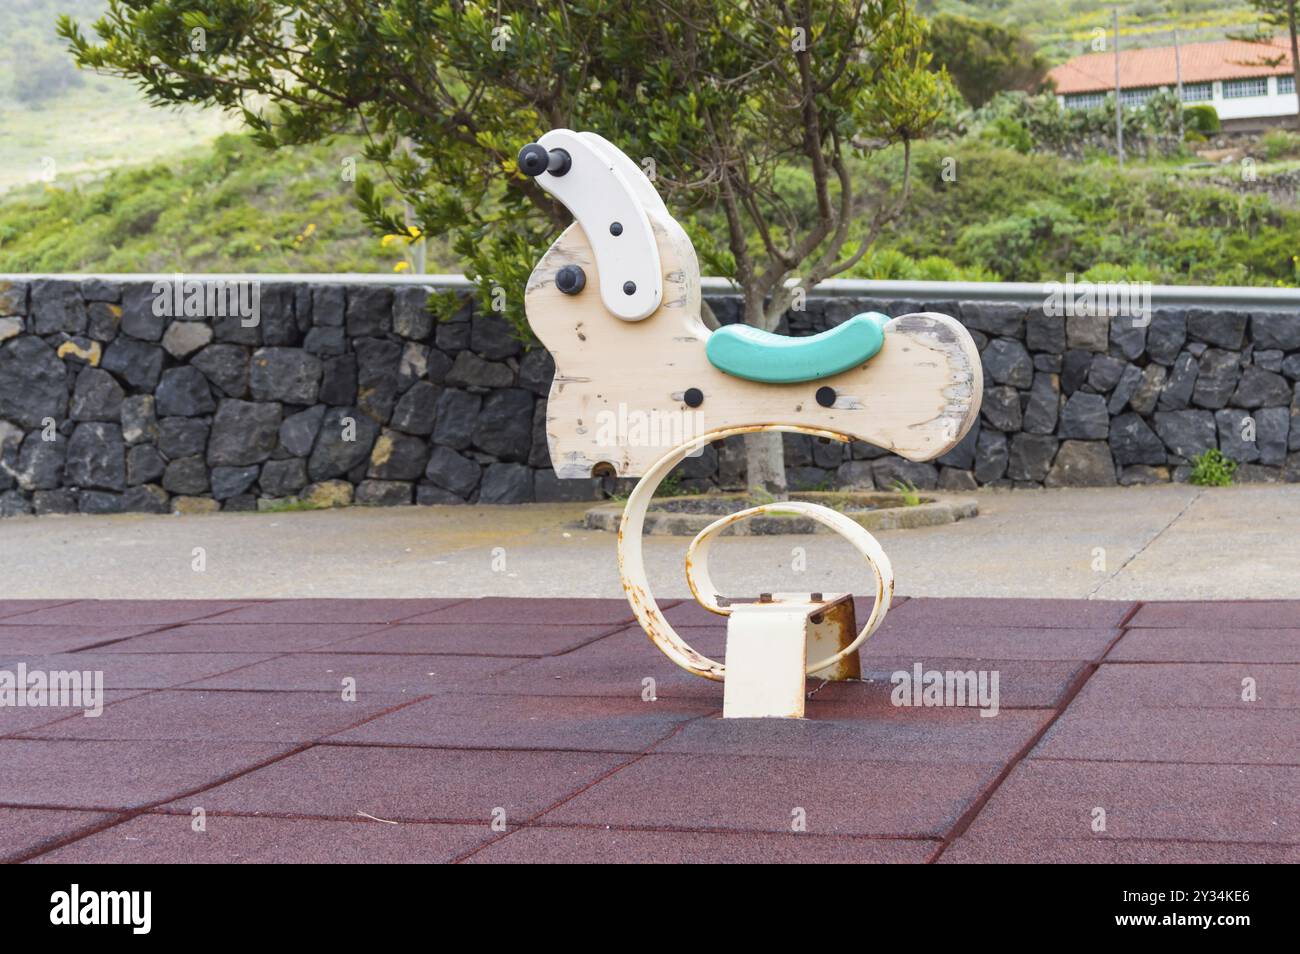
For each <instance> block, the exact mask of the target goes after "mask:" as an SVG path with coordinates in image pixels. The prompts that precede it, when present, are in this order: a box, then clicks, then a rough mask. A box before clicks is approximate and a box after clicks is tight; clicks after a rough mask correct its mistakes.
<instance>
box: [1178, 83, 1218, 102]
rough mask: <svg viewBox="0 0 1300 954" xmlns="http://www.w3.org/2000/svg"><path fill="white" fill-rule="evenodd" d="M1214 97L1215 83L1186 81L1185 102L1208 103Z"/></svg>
mask: <svg viewBox="0 0 1300 954" xmlns="http://www.w3.org/2000/svg"><path fill="white" fill-rule="evenodd" d="M1213 98H1214V84H1213V83H1184V84H1183V102H1184V103H1208V102H1209V101H1210V100H1212V99H1213Z"/></svg>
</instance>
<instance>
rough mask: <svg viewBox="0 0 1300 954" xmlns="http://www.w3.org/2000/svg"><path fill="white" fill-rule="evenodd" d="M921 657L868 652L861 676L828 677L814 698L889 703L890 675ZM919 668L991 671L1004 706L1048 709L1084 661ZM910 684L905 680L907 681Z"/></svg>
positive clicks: (941, 662)
mask: <svg viewBox="0 0 1300 954" xmlns="http://www.w3.org/2000/svg"><path fill="white" fill-rule="evenodd" d="M920 661H921V660H919V659H916V658H904V657H901V656H900V657H894V658H889V657H876V656H869V657H867V658H865V659H863V660H862V681H853V682H828V683H826V684H825V685H824V686H821V687H820V688H818V689H817V692H816V695H815V696H814V698H815V699H816V700H817V701H819V702H833V703H836V704H837V705H843V706H856V707H859V708H862V709H871V710H884V709H892V708H894V705H893V702H892V701H891V697H892V695H893V693H894V690H895V686H896V685H897V683H896V682H895V681H894V679H893V676H894V674H895V673H897V672H906V673H907V674H908V676H909V677H911V676H912V675H913V673H914V666H915V665H916V663H917V662H920ZM921 666H922V671H923V672H927V671H931V670H934V671H938V672H963V673H964V672H977V673H978V672H979V671H980V670H984V671H986V672H990V673H992V672H996V673H997V674H998V695H999V702H1000V705H1001V707H1002V708H1003V709H1052V708H1056V707H1058V706H1060V705H1061V704H1062V703H1063V702H1064V701H1065V699H1066V698H1068V696H1069V693H1070V692H1071V690H1072V689H1073V687H1074V686H1075V685H1076V684H1077V683H1079V682H1080V681H1082V679H1083V678H1084V676H1085V674H1086V672H1087V670H1088V664H1087V663H1085V662H1083V661H1082V660H1075V659H1066V660H1027V659H957V658H953V657H927V658H926V659H925V660H924V661H923V662H922V663H921ZM909 684H910V683H909Z"/></svg>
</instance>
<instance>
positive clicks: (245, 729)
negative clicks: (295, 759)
mask: <svg viewBox="0 0 1300 954" xmlns="http://www.w3.org/2000/svg"><path fill="white" fill-rule="evenodd" d="M403 701H405V700H404V699H403V698H402V697H400V696H392V695H389V696H381V697H378V698H375V697H373V696H372V697H369V701H366V700H364V699H362V697H360V696H358V701H356V702H344V701H343V700H342V698H341V697H340V695H339V694H337V693H307V692H218V691H198V690H174V689H168V690H162V691H159V692H150V693H145V694H143V695H140V696H136V697H135V698H132V699H127V700H125V701H124V702H120V703H118V704H116V705H112V706H109V707H108V708H106V709H105V710H104V712H103V714H102V715H100V716H99V717H98V718H94V719H87V718H78V719H65V720H64V721H62V722H57V723H54V724H53V725H47V726H45V727H43V728H41V729H36V730H33V731H32V732H29V733H26V735H28V736H29V737H30V736H33V735H38V736H40V737H41V738H56V739H105V740H133V741H167V740H178V741H179V740H191V741H202V740H204V739H221V740H223V741H238V742H308V741H311V740H314V739H318V738H320V737H322V736H325V735H330V734H332V733H334V732H341V731H342V730H343V729H346V728H349V727H351V726H353V725H356V724H357V723H359V722H361V721H363V720H365V719H368V718H370V717H372V716H375V715H378V714H379V713H381V712H384V711H385V710H387V709H390V708H392V707H393V706H394V705H398V704H400V703H402V702H403Z"/></svg>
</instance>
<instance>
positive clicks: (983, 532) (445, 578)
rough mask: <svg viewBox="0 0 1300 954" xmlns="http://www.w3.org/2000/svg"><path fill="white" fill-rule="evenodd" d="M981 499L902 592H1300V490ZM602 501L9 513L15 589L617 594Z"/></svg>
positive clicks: (887, 537) (818, 552)
mask: <svg viewBox="0 0 1300 954" xmlns="http://www.w3.org/2000/svg"><path fill="white" fill-rule="evenodd" d="M973 496H976V497H977V498H978V500H979V502H980V509H981V515H980V516H979V517H978V518H976V519H974V520H970V521H962V522H960V523H957V524H952V525H949V526H945V527H932V528H927V529H921V530H904V531H886V532H883V533H880V534H879V538H880V541H881V543H882V544H883V545H884V548H885V551H886V552H887V553H888V554H889V557H890V559H891V561H892V562H893V565H894V570H895V575H896V577H897V592H898V593H900V594H908V595H914V596H1021V597H1074V598H1087V599H1243V598H1266V597H1300V532H1298V530H1300V485H1276V486H1242V487H1231V488H1223V489H1209V490H1205V489H1201V488H1196V487H1190V486H1182V485H1165V486H1158V487H1152V488H1140V489H1139V488H1117V489H1113V490H1046V491H1014V492H1001V493H997V492H982V493H979V494H975V495H973ZM584 509H585V508H584V506H583V505H571V504H554V505H534V506H526V507H433V508H406V507H404V508H397V509H364V508H353V509H347V510H336V511H316V512H301V513H275V514H272V513H265V514H239V513H233V514H216V515H211V516H187V517H176V516H137V515H127V516H97V517H81V516H74V517H40V518H32V517H25V518H15V519H8V520H4V521H2V522H0V597H5V596H7V597H42V598H48V597H67V598H72V597H81V598H86V597H99V598H115V597H117V598H120V597H152V598H156V597H167V598H204V597H206V598H269V597H294V596H318V597H457V598H461V597H466V596H534V597H536V596H569V597H574V596H580V597H615V598H616V597H619V596H620V595H621V592H622V591H621V587H620V586H619V582H618V575H617V570H616V564H615V552H614V547H615V539H614V535H613V534H611V533H606V532H598V531H588V530H584V529H582V528H581V516H582V512H583V510H584ZM686 543H687V540H686V538H679V537H651V538H647V540H646V544H645V546H646V559H647V563H648V565H649V567H650V571H651V579H652V582H653V584H654V586H655V588H656V592H657V594H658V595H659V596H660V597H663V598H677V597H686V596H689V592H688V590H687V587H686V582H685V578H684V576H683V570H682V556H683V554H684V552H685V548H686ZM716 550H717V552H716V554H715V556H714V559H713V566H714V576H715V578H716V579H717V581H718V583H719V585H720V587H721V588H723V589H724V590H725V591H727V592H730V593H737V594H753V593H757V592H761V591H764V590H782V589H791V590H823V591H831V590H841V589H848V590H854V589H861V588H862V586H863V581H864V578H865V567H863V566H861V565H860V563H859V562H858V560H857V558H856V557H855V556H854V555H853V554H852V552H851V550H850V549H849V547H848V546H847V544H844V543H842V542H841V541H840V540H839V538H838V537H834V536H823V535H818V536H815V537H786V536H783V537H738V538H729V539H726V540H724V541H723V542H722V543H720V544H719V545H718V547H717V548H716ZM799 565H803V566H805V567H806V569H805V570H804V571H803V572H796V567H797V566H799ZM198 567H202V568H201V569H198Z"/></svg>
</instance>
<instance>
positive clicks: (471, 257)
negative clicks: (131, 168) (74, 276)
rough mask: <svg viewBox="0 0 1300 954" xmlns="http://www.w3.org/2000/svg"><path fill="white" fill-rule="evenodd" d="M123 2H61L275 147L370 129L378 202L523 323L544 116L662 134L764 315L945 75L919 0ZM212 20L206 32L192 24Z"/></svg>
mask: <svg viewBox="0 0 1300 954" xmlns="http://www.w3.org/2000/svg"><path fill="white" fill-rule="evenodd" d="M108 2H109V13H108V15H107V16H106V17H104V18H102V19H100V20H98V21H97V22H96V23H95V24H94V28H93V30H94V34H95V35H96V37H97V40H96V39H92V38H90V37H88V36H87V34H86V33H85V31H84V30H83V28H82V27H81V26H80V25H79V24H77V23H76V22H74V21H73V20H71V19H69V18H66V17H65V18H62V19H61V21H60V24H59V32H60V34H61V35H62V36H63V37H64V38H65V39H66V40H67V41H68V43H69V46H70V47H71V50H72V52H73V53H74V55H75V57H76V60H77V62H78V64H79V65H81V66H82V67H85V68H91V69H95V70H99V71H102V72H107V73H109V74H111V75H118V76H125V77H128V78H130V79H132V80H134V81H135V82H137V83H138V84H139V85H140V87H141V88H142V89H143V90H144V92H145V93H146V95H147V96H148V97H149V98H150V100H151V101H152V102H154V103H157V104H159V105H170V104H176V103H190V104H202V105H205V106H215V107H219V108H222V109H225V110H229V111H233V112H237V113H238V114H239V115H240V116H241V118H242V120H243V122H244V124H245V125H246V126H247V127H248V128H249V129H250V130H251V131H252V132H253V133H254V136H255V138H256V141H257V142H258V143H259V144H261V145H264V146H267V147H268V148H275V147H280V146H284V145H299V144H305V143H316V142H322V141H326V140H328V139H329V138H330V137H331V136H332V135H334V134H336V133H337V132H339V131H340V130H355V129H359V130H361V131H362V132H363V133H364V135H365V137H366V139H367V143H366V147H365V150H364V153H363V156H364V159H365V164H364V166H363V167H361V168H359V171H358V172H359V174H358V176H357V180H356V195H357V201H358V203H359V205H360V208H361V209H362V212H363V215H364V217H365V219H366V221H367V222H368V223H369V224H370V225H371V226H372V228H374V229H375V230H377V231H379V232H382V233H387V234H397V233H404V232H406V231H407V229H408V228H409V227H410V226H412V225H413V226H415V227H416V228H417V229H418V230H419V232H420V233H421V234H423V235H432V236H446V239H447V242H448V244H449V247H450V249H451V251H452V252H453V253H454V255H455V256H456V258H457V259H458V260H459V261H460V262H461V264H462V267H463V270H464V271H465V273H466V274H467V275H469V276H470V277H471V278H472V279H474V280H476V281H477V282H478V284H479V286H480V289H481V291H482V292H483V294H484V295H485V297H487V296H490V295H491V293H492V289H493V287H494V286H496V285H498V284H499V285H501V286H502V287H504V288H505V289H506V292H507V295H506V314H507V317H509V318H510V319H511V320H513V321H514V322H516V324H517V325H519V326H521V327H522V326H523V322H524V319H523V294H522V291H523V287H524V284H525V280H526V278H527V275H528V273H529V272H530V270H531V269H532V266H533V264H534V263H535V262H536V260H537V259H538V258H539V257H540V255H541V254H542V252H543V251H544V250H545V248H546V247H547V245H548V244H549V243H550V242H551V241H552V240H553V239H554V238H555V236H556V235H557V234H558V232H559V231H560V230H561V229H562V228H564V227H566V226H567V225H568V224H569V216H568V215H567V213H565V212H564V211H563V210H562V209H561V208H559V207H558V206H557V205H556V203H555V202H554V201H553V200H551V199H550V197H549V196H547V195H546V194H545V193H543V192H542V190H541V189H540V188H539V187H538V186H537V185H536V184H535V183H534V182H532V181H531V180H530V179H528V178H527V177H525V176H523V175H522V174H520V173H519V172H518V170H517V169H516V168H515V155H516V153H517V151H518V149H519V147H520V146H521V145H523V144H524V143H526V142H529V141H531V140H533V139H536V138H537V136H538V135H539V134H540V133H541V132H544V131H545V130H546V129H548V128H551V127H554V126H569V127H573V128H579V129H598V130H600V131H601V133H603V134H604V135H605V136H606V137H608V138H610V139H612V140H614V141H616V142H618V143H619V144H620V146H622V147H623V148H625V149H626V150H627V151H628V153H629V154H630V155H632V156H637V157H641V156H644V157H651V158H653V160H654V162H655V165H656V170H657V173H658V175H657V178H656V182H657V184H658V185H659V187H660V188H661V190H663V191H665V192H666V193H667V194H668V195H667V198H669V199H670V201H673V202H674V207H675V208H677V209H680V210H685V211H686V212H688V213H701V214H703V213H707V212H710V211H714V210H719V209H721V210H724V211H725V214H726V216H727V219H728V221H729V224H730V226H731V227H730V228H728V229H726V230H724V231H723V232H722V233H721V234H722V235H725V236H726V237H727V238H726V244H725V246H724V245H722V244H721V243H720V242H715V243H711V242H709V241H707V240H705V239H707V238H708V235H702V234H701V233H700V231H698V230H695V232H694V234H693V236H692V237H693V238H695V237H699V238H701V241H700V243H699V244H700V251H701V256H702V258H703V259H704V261H705V262H706V263H708V264H710V265H713V266H715V267H721V268H728V267H729V268H730V270H731V271H730V273H731V274H734V276H735V278H736V279H737V280H738V282H739V283H740V284H741V286H742V288H743V289H744V291H745V295H746V303H747V309H746V310H747V317H748V318H749V319H750V320H751V321H755V320H758V321H760V322H761V321H762V320H764V319H765V318H766V317H770V316H769V315H767V314H766V312H771V311H775V312H776V313H777V314H778V315H779V313H780V311H783V310H784V306H783V304H782V302H781V301H780V299H781V298H783V297H784V296H786V295H787V294H788V293H787V291H786V290H785V281H786V279H787V278H788V277H790V276H792V275H800V276H802V277H803V278H804V279H805V280H807V281H808V282H810V283H815V282H816V281H819V280H820V279H821V278H825V277H829V275H830V274H834V273H835V271H836V269H837V266H838V264H839V263H840V261H841V258H842V253H844V254H851V252H845V249H846V246H847V247H848V248H849V249H852V248H853V246H852V245H851V244H849V243H851V242H853V241H854V240H855V239H859V238H861V239H866V240H868V241H869V239H870V237H871V232H870V229H869V227H863V226H860V225H859V220H860V218H861V217H862V216H863V214H864V213H867V212H869V211H871V205H872V202H871V201H870V200H872V199H877V198H879V197H880V196H879V195H869V196H864V195H861V194H855V193H854V191H853V185H854V183H853V181H852V179H851V178H849V177H847V176H843V175H841V174H840V172H841V171H842V170H843V169H844V163H845V162H846V161H847V159H848V158H849V157H851V156H854V155H865V154H866V153H867V151H869V149H870V148H873V146H872V145H870V144H879V143H888V142H897V141H900V140H910V139H915V138H917V137H919V136H921V135H923V134H924V133H925V131H926V130H927V128H928V127H929V126H930V124H931V123H933V121H934V120H935V118H936V117H937V116H938V115H939V113H940V111H941V108H942V101H943V98H944V94H945V80H944V78H943V76H942V75H937V74H935V73H932V72H930V71H929V70H928V69H927V67H928V63H929V56H928V54H927V53H925V51H924V49H923V43H924V38H925V28H924V23H923V21H920V20H919V19H918V18H916V17H915V16H914V15H913V13H912V9H911V6H910V4H909V2H908V0H876V2H872V3H867V4H862V3H856V2H852V0H809V2H805V3H802V4H798V5H789V4H786V3H784V2H781V0H739V2H733V3H727V4H716V3H713V2H711V0H661V2H659V3H656V4H646V3H643V2H639V0H569V2H567V3H565V4H553V5H547V6H544V7H542V6H539V5H537V4H535V3H533V2H531V0H496V2H492V3H488V2H487V0H390V2H386V3H384V4H382V5H376V4H353V3H325V4H321V3H316V2H308V0H108ZM195 29H201V30H202V31H203V39H204V44H205V46H204V50H203V53H202V55H198V56H195V55H192V52H191V50H190V49H189V48H188V44H186V43H183V42H178V41H177V38H178V37H190V36H191V35H192V33H191V31H193V30H195ZM813 51H815V54H816V55H813ZM783 167H785V168H795V169H802V170H806V171H807V173H808V174H809V175H811V177H812V184H813V190H814V194H815V199H816V201H815V204H814V209H815V215H814V218H813V219H812V221H811V222H808V221H806V220H804V221H801V220H800V219H799V218H798V217H796V216H795V215H793V214H792V211H791V203H790V201H789V198H788V197H787V196H786V195H785V194H783V193H782V191H781V187H782V185H783V182H782V181H781V180H779V179H778V170H781V169H782V168H783ZM782 174H784V173H782ZM380 182H386V183H388V184H390V185H391V188H392V191H391V192H385V190H382V189H380V188H379V186H378V183H380ZM797 184H799V185H801V186H802V185H803V183H797ZM797 191H798V190H796V192H797ZM890 192H891V190H890V189H886V190H884V192H883V193H881V194H882V195H885V196H888V195H889V194H890ZM794 199H795V201H796V202H797V201H798V200H799V196H798V195H795V196H794ZM691 224H692V223H691V222H690V221H689V220H688V222H687V225H688V227H690V226H691ZM710 234H712V235H717V234H719V233H716V232H713V233H710ZM845 267H847V266H845ZM769 295H770V296H772V297H773V298H775V299H777V300H776V301H775V302H773V303H771V304H769V305H768V306H767V308H766V312H765V309H764V305H763V302H764V299H765V298H766V297H767V296H769ZM773 321H774V319H773Z"/></svg>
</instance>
